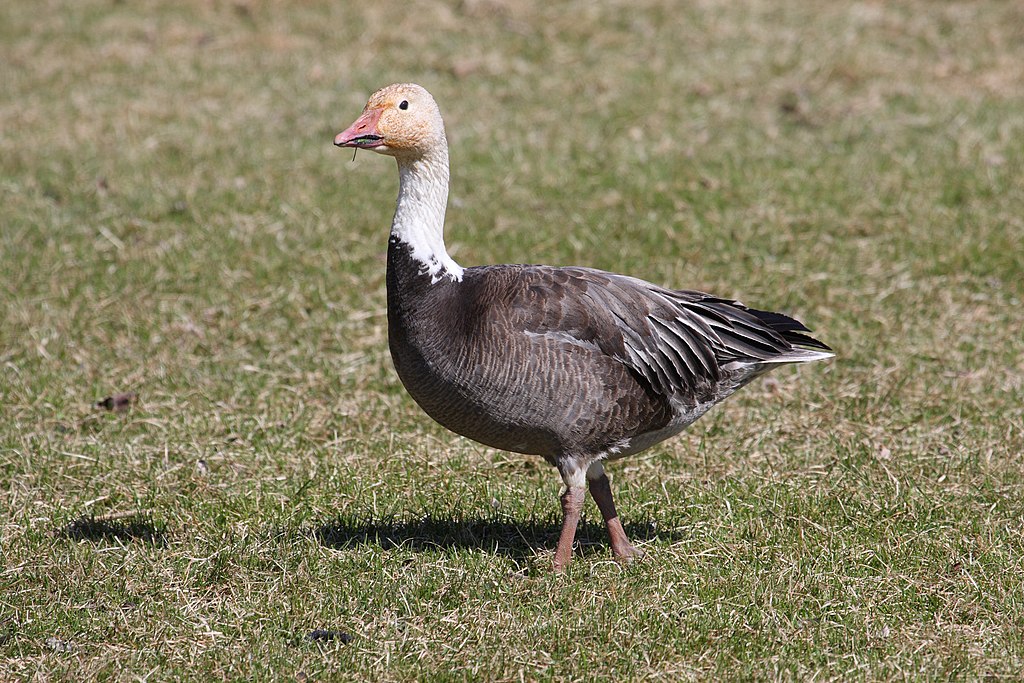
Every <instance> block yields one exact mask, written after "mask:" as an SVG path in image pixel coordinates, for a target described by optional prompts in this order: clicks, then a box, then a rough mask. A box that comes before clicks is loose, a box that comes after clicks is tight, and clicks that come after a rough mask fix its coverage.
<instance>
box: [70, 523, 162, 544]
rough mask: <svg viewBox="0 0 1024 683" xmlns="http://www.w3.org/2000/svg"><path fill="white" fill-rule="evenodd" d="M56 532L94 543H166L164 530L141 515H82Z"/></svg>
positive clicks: (72, 538) (75, 539) (76, 539)
mask: <svg viewBox="0 0 1024 683" xmlns="http://www.w3.org/2000/svg"><path fill="white" fill-rule="evenodd" d="M57 534H58V535H59V536H64V537H65V538H70V539H71V540H73V541H92V542H94V543H102V542H106V541H121V542H123V543H129V542H134V541H139V542H142V543H146V544H149V545H154V546H159V547H161V548H162V547H164V546H166V545H167V534H166V532H165V530H164V529H162V528H160V527H158V526H156V525H155V524H153V522H151V521H150V520H148V519H145V518H141V517H129V518H126V519H96V518H95V517H89V516H83V517H79V518H78V519H76V520H75V521H73V522H71V523H70V524H67V525H65V526H63V527H61V528H60V529H58V530H57Z"/></svg>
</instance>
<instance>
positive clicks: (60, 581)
mask: <svg viewBox="0 0 1024 683" xmlns="http://www.w3.org/2000/svg"><path fill="white" fill-rule="evenodd" d="M405 80H411V81H416V82H419V83H421V84H422V85H424V86H426V87H427V88H428V89H430V90H431V91H432V92H433V94H434V95H435V96H436V98H437V99H438V101H439V103H440V105H441V108H442V111H443V113H444V114H445V117H446V122H447V126H448V136H449V140H450V142H451V147H452V163H453V172H452V181H453V186H452V197H451V201H450V207H449V213H448V233H447V234H448V242H449V247H450V251H451V252H452V253H453V255H454V257H455V258H456V259H457V260H459V261H460V262H461V263H463V264H464V265H472V264H478V263H490V262H524V261H525V262H543V263H552V264H579V265H589V266H593V267H598V268H604V269H609V270H614V271H618V272H627V273H630V274H633V275H637V276H640V277H643V278H646V279H649V280H652V281H655V282H658V283H663V284H667V285H672V286H676V287H685V288H695V289H704V290H708V291H712V292H715V293H718V294H721V295H726V296H736V297H740V298H741V299H742V300H743V301H745V302H747V303H748V304H751V305H758V306H760V307H765V308H774V309H777V310H783V311H788V312H790V313H792V314H793V315H796V316H797V317H799V318H801V319H803V320H805V321H806V322H807V323H808V324H809V325H810V326H811V327H812V328H814V330H815V333H816V335H817V336H819V337H820V338H821V339H823V340H824V341H826V342H828V343H829V344H831V345H832V346H834V347H835V349H836V350H837V353H838V357H837V359H836V360H835V361H834V362H832V363H831V364H816V365H813V366H806V367H801V368H799V369H790V368H787V369H784V370H781V371H779V372H776V373H775V374H774V375H772V376H771V378H770V379H768V380H765V381H763V382H759V383H757V384H755V385H752V386H750V387H748V388H747V389H745V390H744V391H743V392H741V394H739V395H737V397H736V398H734V399H733V400H731V401H730V402H729V403H727V404H725V405H723V406H721V407H720V408H718V409H717V410H716V411H714V412H712V413H711V414H709V415H708V416H707V417H706V418H704V419H703V420H702V421H701V422H699V423H698V424H697V425H694V427H693V428H691V429H690V430H689V431H688V432H687V433H685V434H684V435H683V436H681V437H680V438H677V439H674V440H672V441H670V442H667V443H664V444H661V445H659V446H657V447H655V448H653V449H651V450H650V451H648V452H646V453H644V454H642V455H640V456H636V457H634V458H632V459H630V460H627V461H624V462H620V463H618V464H617V465H615V466H613V467H611V468H610V471H611V475H612V477H613V486H614V488H615V490H616V497H617V500H618V503H619V508H620V513H621V514H622V517H623V518H624V520H625V521H626V523H627V531H629V532H630V534H631V535H632V536H633V538H634V540H636V541H638V542H639V544H640V546H641V547H642V548H643V549H644V550H646V552H647V556H646V558H645V559H644V561H642V562H640V563H637V564H635V565H633V566H630V567H626V568H624V567H621V566H619V565H617V564H616V563H615V562H614V561H613V560H612V555H611V551H610V549H609V548H608V547H607V545H606V542H605V536H604V531H603V527H602V525H601V519H600V516H599V514H598V513H597V510H596V508H594V507H593V504H592V503H589V502H588V508H587V509H586V512H585V523H584V524H583V525H582V526H581V530H580V534H579V541H580V548H579V550H578V552H577V556H576V559H575V561H574V562H573V564H572V565H571V567H570V570H569V572H568V573H567V574H566V575H564V576H555V575H552V574H551V573H550V571H549V567H550V562H551V558H552V551H553V549H554V545H555V541H556V538H557V532H558V524H559V519H560V516H559V508H558V501H557V496H558V494H559V490H560V480H559V478H558V476H557V474H556V472H555V471H554V470H553V469H551V468H549V467H548V466H546V465H545V464H543V463H542V462H540V461H539V460H537V459H531V458H529V457H526V456H519V455H512V454H507V453H503V452H498V451H493V450H490V449H487V448H484V447H482V446H479V445H477V444H474V443H472V442H469V441H466V440H464V439H462V438H460V437H457V436H454V435H452V434H450V433H448V432H446V431H445V430H443V429H442V428H441V427H439V426H437V425H435V424H434V423H432V422H431V421H430V420H429V419H428V418H427V417H426V416H425V415H423V414H422V413H421V411H420V410H419V409H418V408H417V407H416V406H415V405H414V404H413V402H412V400H411V399H410V398H409V397H408V396H407V395H406V394H405V393H404V390H403V389H402V387H401V385H400V384H399V382H398V379H397V377H396V376H395V374H394V371H393V369H392V366H391V362H390V358H389V356H388V352H387V342H386V328H385V312H384V305H385V304H384V301H385V299H384V261H383V254H384V252H385V249H386V241H387V228H388V224H389V220H390V217H391V212H392V210H393V207H394V197H395V192H396V188H397V173H396V171H395V168H394V164H393V162H392V161H390V160H386V159H381V158H377V157H376V156H374V155H372V154H368V153H364V154H360V155H359V156H358V158H356V160H355V161H354V162H352V160H351V155H350V154H346V153H344V152H339V151H338V150H336V149H334V148H333V147H332V145H331V141H332V139H333V136H334V134H335V133H336V132H338V131H339V130H341V129H342V128H343V127H344V126H346V125H348V124H349V123H350V122H351V121H352V120H353V119H354V118H355V116H356V115H357V114H358V113H359V111H360V110H361V108H362V105H363V103H364V101H365V99H366V97H367V95H368V94H369V93H370V92H371V91H373V90H374V89H376V88H377V87H379V86H381V85H384V84H387V83H390V82H393V81H405ZM0 86H2V87H0V220H2V225H0V268H2V277H0V297H2V298H0V301H2V307H0V404H2V405H0V544H2V548H0V551H2V560H0V680H3V681H8V680H11V681H19V680H32V681H59V680H125V681H129V680H147V681H169V680H183V679H189V680H228V679H231V680H297V681H314V680H381V681H384V680H412V679H415V678H421V679H432V680H481V681H484V680H486V681H519V680H552V681H592V680H640V679H648V678H661V679H663V680H686V679H705V680H721V679H754V680H774V679H814V680H850V679H870V680H877V679H882V680H886V679H912V680H918V679H920V680H949V679H957V680H980V679H984V680H1002V679H1007V680H1013V679H1018V678H1019V677H1020V676H1021V671H1022V670H1024V338H1022V329H1024V308H1022V305H1021V299H1022V296H1024V284H1022V282H1024V277H1022V276H1024V8H1022V7H1021V6H1020V5H1019V3H1010V2H997V1H995V0H980V1H978V2H962V3H955V2H925V1H922V2H903V3H875V2H862V3H856V4H848V3H827V4H825V3H794V2H778V3H777V2H770V1H768V0H764V1H757V0H755V1H751V2H744V3H732V2H727V1H726V0H701V1H700V2H695V3H685V4H684V3H676V2H672V1H671V0H643V1H641V2H639V3H637V2H635V1H633V0H630V1H629V2H626V1H625V0H622V1H617V2H613V1H608V2H590V1H588V2H569V3H565V4H558V3H546V4H545V3H530V2H523V1H521V0H462V2H459V3H442V2H426V1H424V2H413V3H405V2H370V3H345V2H314V1H313V0H309V1H306V2H294V3H279V2H271V1H269V0H268V1H266V2H257V1H255V0H236V1H235V2H216V1H213V0H208V1H199V0H194V1H187V2H175V3H168V2H163V3H161V2H118V1H116V0H76V1H75V2H37V3H35V2H34V3H29V2H8V3H3V4H0ZM121 392H135V393H136V394H137V396H138V401H137V402H136V403H135V404H134V405H132V406H130V407H129V409H127V410H125V411H118V410H112V411H108V410H104V409H102V407H96V406H95V404H96V403H97V402H99V401H102V400H103V399H104V398H105V397H108V396H114V395H116V394H119V393H121Z"/></svg>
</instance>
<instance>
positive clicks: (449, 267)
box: [391, 145, 462, 283]
mask: <svg viewBox="0 0 1024 683" xmlns="http://www.w3.org/2000/svg"><path fill="white" fill-rule="evenodd" d="M398 177H399V187H398V204H397V206H396V208H395V218H394V220H393V221H392V224H391V236H392V237H393V238H396V239H397V240H399V241H400V242H402V243H404V244H405V245H406V247H407V248H408V249H409V252H410V254H411V256H412V258H413V259H414V260H415V261H416V262H417V263H418V264H419V266H420V273H421V274H424V275H429V276H430V280H431V282H432V283H437V282H438V281H440V280H441V279H443V278H446V277H447V278H451V279H452V280H454V281H456V282H458V281H461V280H462V267H461V266H460V265H459V264H458V263H456V262H455V261H454V259H452V258H451V257H450V256H449V255H448V250H447V249H446V248H445V245H444V215H445V208H446V206H447V204H448V178H449V176H448V149H447V145H445V146H443V147H441V148H440V149H437V150H435V151H433V152H431V153H428V154H425V155H423V156H420V157H416V158H399V160H398Z"/></svg>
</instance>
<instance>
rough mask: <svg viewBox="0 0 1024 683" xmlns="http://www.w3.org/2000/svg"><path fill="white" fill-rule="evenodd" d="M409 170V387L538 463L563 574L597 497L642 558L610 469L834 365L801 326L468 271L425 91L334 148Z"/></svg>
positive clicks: (405, 268) (634, 283) (504, 273)
mask: <svg viewBox="0 0 1024 683" xmlns="http://www.w3.org/2000/svg"><path fill="white" fill-rule="evenodd" d="M334 144H335V145H338V146H339V147H352V148H356V149H368V150H372V151H374V152H377V153H379V154H386V155H388V156H392V157H394V158H395V159H396V160H397V161H398V173H399V190H398V203H397V207H396V208H395V217H394V219H393V221H392V223H391V237H390V240H389V242H388V255H387V309H388V336H389V339H388V341H389V345H390V347H391V356H392V358H393V359H394V364H395V368H396V370H397V371H398V376H399V377H400V378H401V380H402V383H403V384H404V385H405V388H406V389H407V390H408V391H409V393H410V394H411V395H412V397H413V398H414V399H415V400H416V402H417V403H418V404H419V405H420V406H421V407H422V408H423V410H425V411H426V413H427V414H428V415H430V417H432V418H433V419H435V420H437V421H438V422H439V423H441V424H442V425H444V426H445V427H447V428H448V429H450V430H452V431H453V432H456V433H458V434H461V435H463V436H466V437H469V438H470V439H473V440H475V441H479V442H480V443H483V444H486V445H488V446H493V447H494V448H500V449H503V450H507V451H515V452H519V453H528V454H535V455H540V456H543V457H544V459H545V460H547V461H548V462H549V463H551V464H552V465H554V466H555V467H557V468H558V471H559V473H560V474H561V475H562V480H563V481H564V482H565V487H566V488H565V492H564V493H563V494H562V496H561V503H562V512H563V515H564V517H563V522H562V531H561V535H560V536H559V539H558V547H557V550H556V551H555V557H554V567H555V569H556V570H561V569H564V568H565V566H566V565H567V564H568V563H569V561H570V559H571V558H572V547H573V541H574V539H575V535H576V527H577V525H578V522H579V519H580V513H581V511H582V508H583V502H584V497H585V494H586V487H587V486H589V489H590V493H591V495H592V496H593V497H594V501H595V502H596V503H597V506H598V508H599V509H600V511H601V515H602V517H603V518H604V521H605V525H606V527H607V530H608V536H609V539H610V541H611V546H612V550H613V552H614V553H615V555H616V556H617V557H619V558H621V559H623V560H630V559H632V558H634V557H636V556H638V555H640V554H641V553H640V551H639V550H637V549H636V548H635V547H634V546H633V545H632V544H631V543H630V541H629V539H628V538H627V536H626V533H625V531H624V530H623V528H622V524H621V522H620V521H619V518H618V515H617V513H616V511H615V503H614V502H613V500H612V493H611V489H610V487H609V482H608V477H607V475H606V474H605V471H604V465H603V463H604V462H605V461H609V460H616V459H618V458H622V457H625V456H627V455H630V454H633V453H637V452H639V451H641V450H644V449H645V448H648V447H650V446H652V445H654V444H656V443H658V442H659V441H662V440H664V439H667V438H669V437H671V436H673V435H675V434H678V433H679V432H680V431H682V430H683V429H685V428H686V427H687V426H688V425H690V424H691V423H693V422H694V421H695V420H697V419H698V418H699V417H700V416H701V415H703V414H704V413H706V412H707V411H708V410H709V409H710V408H711V407H712V406H714V405H715V404H716V403H718V402H720V401H722V400H724V399H725V398H727V397H728V396H729V395H731V394H732V393H733V392H735V391H736V390H737V389H739V388H740V387H742V386H743V385H745V384H747V383H748V382H750V381H751V380H752V379H754V378H755V377H757V376H758V375H760V374H762V373H764V372H767V371H769V370H771V369H773V368H775V367H777V366H779V365H782V364H785V363H804V362H808V361H817V360H822V359H825V358H830V357H831V356H832V355H833V354H832V353H830V349H829V347H828V346H826V345H825V344H823V343H821V342H820V341H818V340H816V339H813V338H811V337H810V336H808V335H806V334H804V332H808V331H809V330H808V329H807V328H806V327H804V326H803V325H802V324H801V323H800V322H798V321H796V320H794V319H793V318H790V317H788V316H785V315H782V314H780V313H771V312H767V311H759V310H756V309H753V308H747V307H746V306H744V305H742V304H741V303H739V302H737V301H731V300H729V299H722V298H719V297H716V296H712V295H710V294H704V293H702V292H694V291H680V290H671V289H665V288H663V287H659V286H657V285H654V284H651V283H649V282H644V281H643V280H638V279H636V278H632V277H627V276H625V275H616V274H613V273H606V272H603V271H599V270H592V269H589V268H577V267H570V268H556V267H551V266H535V265H493V266H475V267H471V268H463V267H462V266H460V265H459V264H457V263H456V262H455V261H454V260H453V259H452V258H451V257H450V256H449V255H448V252H447V250H446V249H445V245H444V238H443V229H444V215H445V205H446V204H447V201H448V178H449V176H448V173H449V171H448V142H447V140H446V138H445V132H444V123H443V121H442V120H441V113H440V111H439V109H438V107H437V104H436V103H435V102H434V99H433V97H431V95H430V93H428V92H427V91H426V90H424V89H423V88H422V87H420V86H418V85H414V84H410V83H405V84H396V85H390V86H388V87H386V88H383V89H381V90H379V91H377V92H376V93H374V94H373V95H372V96H371V97H370V99H369V101H368V102H367V104H366V107H365V108H364V109H363V113H362V114H361V115H360V116H359V118H358V119H356V121H355V122H354V123H353V124H352V125H351V126H349V127H348V128H347V129H346V130H345V131H343V132H341V133H339V134H338V135H337V137H335V139H334Z"/></svg>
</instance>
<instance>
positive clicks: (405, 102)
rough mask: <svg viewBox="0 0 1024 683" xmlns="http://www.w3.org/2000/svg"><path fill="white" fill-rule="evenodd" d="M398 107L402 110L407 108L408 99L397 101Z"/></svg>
mask: <svg viewBox="0 0 1024 683" xmlns="http://www.w3.org/2000/svg"><path fill="white" fill-rule="evenodd" d="M398 108H399V109H401V110H403V111H404V110H406V109H408V108H409V100H402V101H401V102H399V103H398Z"/></svg>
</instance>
